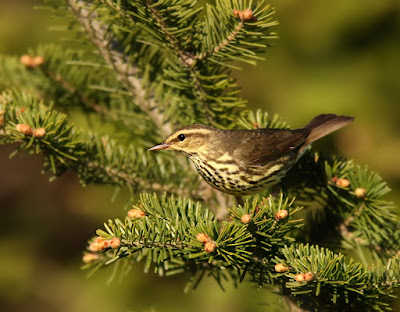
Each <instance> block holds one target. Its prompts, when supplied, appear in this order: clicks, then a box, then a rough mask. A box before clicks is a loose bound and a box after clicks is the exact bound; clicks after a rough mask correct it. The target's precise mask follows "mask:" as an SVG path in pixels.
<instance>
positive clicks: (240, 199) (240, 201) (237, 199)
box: [235, 196, 244, 207]
mask: <svg viewBox="0 0 400 312" xmlns="http://www.w3.org/2000/svg"><path fill="white" fill-rule="evenodd" d="M235 199H236V202H237V204H238V205H241V206H242V207H244V201H243V198H242V196H235Z"/></svg>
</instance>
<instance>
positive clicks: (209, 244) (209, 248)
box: [204, 241, 217, 252]
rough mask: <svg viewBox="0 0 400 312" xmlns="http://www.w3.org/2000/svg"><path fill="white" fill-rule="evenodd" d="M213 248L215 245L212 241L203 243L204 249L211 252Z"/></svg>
mask: <svg viewBox="0 0 400 312" xmlns="http://www.w3.org/2000/svg"><path fill="white" fill-rule="evenodd" d="M215 248H217V245H216V244H215V242H213V241H209V242H207V243H205V245H204V250H205V251H206V252H213V251H214V250H215Z"/></svg>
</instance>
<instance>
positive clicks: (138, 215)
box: [128, 209, 146, 218]
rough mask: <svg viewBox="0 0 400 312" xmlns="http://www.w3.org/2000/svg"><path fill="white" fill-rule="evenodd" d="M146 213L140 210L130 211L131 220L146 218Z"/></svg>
mask: <svg viewBox="0 0 400 312" xmlns="http://www.w3.org/2000/svg"><path fill="white" fill-rule="evenodd" d="M145 215H146V213H145V212H144V211H142V210H140V209H131V210H129V211H128V217H129V218H141V217H144V216H145Z"/></svg>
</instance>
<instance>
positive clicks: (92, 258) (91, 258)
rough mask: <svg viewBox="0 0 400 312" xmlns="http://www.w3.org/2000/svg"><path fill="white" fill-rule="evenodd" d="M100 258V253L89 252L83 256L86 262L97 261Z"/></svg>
mask: <svg viewBox="0 0 400 312" xmlns="http://www.w3.org/2000/svg"><path fill="white" fill-rule="evenodd" d="M98 258H99V256H98V255H96V254H93V253H87V254H85V255H84V256H83V257H82V261H83V262H85V263H92V262H94V261H96V260H97V259H98Z"/></svg>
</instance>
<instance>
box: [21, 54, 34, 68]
mask: <svg viewBox="0 0 400 312" xmlns="http://www.w3.org/2000/svg"><path fill="white" fill-rule="evenodd" d="M19 60H20V62H21V63H22V64H23V65H24V66H25V67H28V68H32V67H34V65H33V57H32V56H30V55H27V54H24V55H22V56H21V57H20V58H19Z"/></svg>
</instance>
